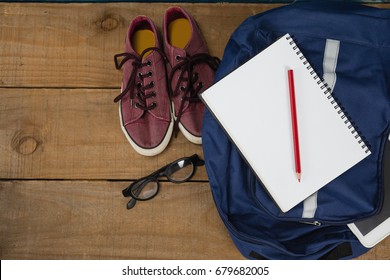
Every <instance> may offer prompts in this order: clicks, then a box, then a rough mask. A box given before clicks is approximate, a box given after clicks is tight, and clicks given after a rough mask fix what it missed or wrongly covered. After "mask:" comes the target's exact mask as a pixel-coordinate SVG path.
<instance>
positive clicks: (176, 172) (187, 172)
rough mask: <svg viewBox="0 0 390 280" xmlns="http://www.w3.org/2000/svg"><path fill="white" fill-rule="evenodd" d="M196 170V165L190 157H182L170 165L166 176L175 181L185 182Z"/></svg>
mask: <svg viewBox="0 0 390 280" xmlns="http://www.w3.org/2000/svg"><path fill="white" fill-rule="evenodd" d="M193 172H194V165H193V163H192V161H191V160H189V159H182V160H180V161H178V162H176V163H174V164H172V165H170V166H169V167H168V168H167V169H166V171H165V174H166V176H167V177H168V178H169V179H170V180H172V181H175V182H183V181H186V180H188V179H189V178H190V177H191V175H192V174H193Z"/></svg>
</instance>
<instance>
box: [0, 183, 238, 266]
mask: <svg viewBox="0 0 390 280" xmlns="http://www.w3.org/2000/svg"><path fill="white" fill-rule="evenodd" d="M127 183H128V182H104V181H94V182H93V181H92V182H87V181H0V220H1V221H2V222H1V223H0V248H1V249H0V258H1V259H2V260H4V259H242V256H241V255H240V254H239V252H238V251H237V249H236V248H235V246H234V245H233V242H232V241H231V239H230V237H229V235H228V233H227V231H226V230H225V228H224V226H223V224H222V222H221V220H220V218H219V215H218V213H217V211H216V208H215V206H214V203H213V199H212V197H211V194H210V190H209V186H208V184H207V183H185V184H181V185H175V184H172V183H162V186H161V190H160V193H159V195H158V196H157V197H155V198H154V199H153V200H150V201H144V202H138V203H137V205H136V206H135V207H134V208H133V209H132V210H127V209H126V206H125V205H126V203H127V201H128V199H127V198H124V197H122V194H121V190H122V188H124V187H125V186H127Z"/></svg>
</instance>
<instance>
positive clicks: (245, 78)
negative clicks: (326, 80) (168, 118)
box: [201, 34, 370, 212]
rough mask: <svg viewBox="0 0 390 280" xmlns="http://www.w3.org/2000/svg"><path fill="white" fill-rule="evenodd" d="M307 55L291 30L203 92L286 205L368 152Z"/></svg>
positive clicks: (249, 160) (258, 172)
mask: <svg viewBox="0 0 390 280" xmlns="http://www.w3.org/2000/svg"><path fill="white" fill-rule="evenodd" d="M290 42H291V44H290ZM294 48H295V49H294ZM297 52H298V54H297ZM305 61H306V59H304V57H303V56H302V54H300V53H299V49H298V48H297V47H296V45H295V43H294V42H293V40H292V39H291V37H290V36H289V35H288V34H286V35H285V36H284V37H282V38H280V39H279V40H278V41H276V42H275V43H274V44H272V45H271V46H269V47H268V48H266V49H265V50H263V51H262V52H261V53H259V54H258V55H256V56H255V57H253V58H252V59H251V60H249V61H248V62H247V63H245V64H243V65H242V66H240V67H239V68H237V69H236V70H235V71H233V72H232V73H230V74H229V75H227V76H226V77H224V78H223V79H222V80H220V81H219V82H217V83H216V84H214V85H213V86H212V87H210V88H209V89H208V90H206V91H205V92H204V93H202V94H201V99H202V100H203V102H204V103H205V104H206V106H207V107H208V108H209V109H210V111H211V112H212V114H213V115H214V116H215V117H216V119H217V120H218V121H219V123H220V124H221V125H222V127H223V128H224V130H225V131H226V132H227V134H228V135H229V137H230V139H231V140H232V141H233V142H234V143H235V145H236V146H237V148H238V149H239V150H240V152H241V154H242V155H243V157H244V158H245V160H246V161H247V163H248V164H249V165H250V166H251V168H252V169H253V171H254V172H255V173H256V175H257V177H258V178H259V179H260V180H261V181H262V183H263V184H264V186H265V187H266V188H267V190H268V192H269V193H270V195H271V196H272V197H273V199H274V200H275V202H276V203H277V204H278V205H279V207H280V209H281V210H282V211H283V212H286V211H288V210H290V209H291V208H292V207H294V206H295V205H297V204H298V203H299V202H301V201H302V200H304V199H305V198H307V197H308V196H310V195H311V194H313V193H314V192H316V191H317V190H319V189H320V188H321V187H323V186H324V185H326V184H327V183H329V182H330V181H332V180H333V179H335V178H336V177H338V176H339V175H341V174H342V173H343V172H345V171H346V170H348V169H349V168H351V167H352V166H354V165H355V164H356V163H358V162H359V161H361V160H362V159H364V158H365V157H366V156H368V155H369V154H370V151H369V150H368V149H367V147H365V146H364V142H362V141H361V138H360V136H359V135H358V134H357V132H354V128H353V127H351V128H349V127H348V126H349V125H350V124H349V123H347V124H346V123H345V120H347V119H346V118H344V119H342V118H341V117H342V116H343V113H342V112H338V111H339V110H340V108H336V109H335V106H336V105H337V103H334V104H332V103H331V102H332V101H333V98H332V96H331V95H330V93H328V92H327V89H326V87H325V86H324V84H323V83H322V82H321V81H320V79H314V76H315V75H316V74H315V73H312V74H311V73H310V72H311V71H312V69H310V70H308V69H307V67H309V68H310V65H309V63H308V62H305ZM305 63H306V64H305ZM288 69H293V70H294V83H295V98H296V106H297V119H298V134H299V145H300V157H301V182H298V180H297V177H296V173H295V162H294V146H293V139H292V126H291V111H290V100H289V88H288V77H287V70H288ZM321 87H322V88H321ZM346 105H347V104H346ZM359 142H361V143H359Z"/></svg>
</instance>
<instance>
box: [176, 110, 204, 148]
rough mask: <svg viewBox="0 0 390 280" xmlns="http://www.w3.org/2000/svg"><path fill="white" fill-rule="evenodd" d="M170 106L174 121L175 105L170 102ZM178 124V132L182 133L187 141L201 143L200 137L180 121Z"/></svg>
mask: <svg viewBox="0 0 390 280" xmlns="http://www.w3.org/2000/svg"><path fill="white" fill-rule="evenodd" d="M171 106H172V112H173V113H172V116H173V119H174V121H176V120H177V118H176V115H175V105H174V104H173V102H171ZM178 126H179V129H180V132H181V133H183V135H184V137H185V138H186V139H187V140H188V141H190V142H191V143H193V144H197V145H202V137H197V136H194V135H193V134H192V133H191V132H189V131H188V130H187V129H186V128H185V127H184V126H183V125H182V124H181V123H180V122H179V124H178Z"/></svg>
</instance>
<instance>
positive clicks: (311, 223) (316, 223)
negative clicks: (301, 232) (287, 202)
mask: <svg viewBox="0 0 390 280" xmlns="http://www.w3.org/2000/svg"><path fill="white" fill-rule="evenodd" d="M301 223H304V224H308V225H313V226H317V227H319V226H320V225H321V223H320V222H319V221H314V222H301Z"/></svg>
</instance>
